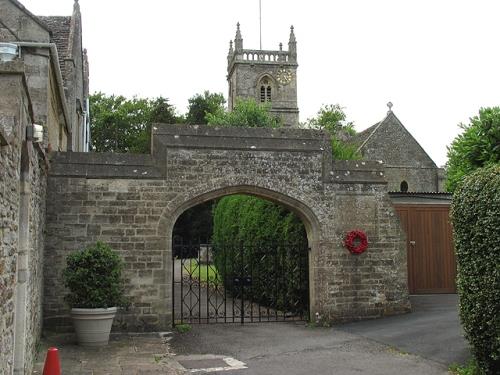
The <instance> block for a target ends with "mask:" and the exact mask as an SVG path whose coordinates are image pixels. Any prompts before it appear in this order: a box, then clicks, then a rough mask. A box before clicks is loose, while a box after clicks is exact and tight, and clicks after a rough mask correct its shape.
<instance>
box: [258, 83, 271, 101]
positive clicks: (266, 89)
mask: <svg viewBox="0 0 500 375" xmlns="http://www.w3.org/2000/svg"><path fill="white" fill-rule="evenodd" d="M257 87H258V88H260V96H259V99H260V102H261V103H266V102H271V101H272V87H273V83H272V80H271V79H270V78H269V77H268V76H264V77H263V78H262V79H261V80H260V81H259V83H258V85H257Z"/></svg>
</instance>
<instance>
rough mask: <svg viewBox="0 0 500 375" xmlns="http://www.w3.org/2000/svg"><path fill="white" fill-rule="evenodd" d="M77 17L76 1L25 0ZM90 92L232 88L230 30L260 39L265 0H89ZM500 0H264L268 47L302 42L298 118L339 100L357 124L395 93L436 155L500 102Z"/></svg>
mask: <svg viewBox="0 0 500 375" xmlns="http://www.w3.org/2000/svg"><path fill="white" fill-rule="evenodd" d="M21 2H22V3H23V4H24V5H25V6H26V7H27V8H28V9H29V10H31V11H32V12H33V13H35V14H38V15H70V14H71V11H72V7H73V0H21ZM80 6H81V10H82V17H83V39H84V46H85V47H86V48H87V49H88V54H89V60H90V82H91V92H93V91H103V92H105V93H107V94H122V95H125V96H133V95H137V96H141V97H155V96H159V95H162V96H164V97H167V98H169V99H170V102H171V103H172V104H174V105H175V106H176V108H177V110H178V112H180V113H183V112H185V111H186V107H187V99H188V98H189V97H191V96H193V95H194V94H196V93H199V92H203V91H204V90H210V91H212V92H222V93H223V94H224V95H225V96H226V97H227V82H226V66H227V60H226V56H227V51H228V46H229V40H230V39H234V34H235V30H236V26H235V25H236V22H238V21H239V22H240V23H241V31H242V35H243V46H244V48H254V49H257V48H259V23H258V19H259V14H258V0H245V1H241V0H211V1H207V0H178V1H171V0H134V1H131V0H80ZM499 14H500V1H498V0H489V1H488V0H469V1H461V0H404V1H402V0H330V1H326V0H308V1H297V0H262V22H263V24H262V29H263V48H264V49H278V44H279V42H283V45H284V48H285V49H286V48H287V47H288V36H289V27H290V25H292V24H293V25H294V26H295V35H296V37H297V44H298V46H297V48H298V61H299V69H298V90H299V91H298V96H299V97H298V99H299V109H300V118H301V121H305V120H306V119H307V118H308V117H311V116H313V115H314V114H315V113H316V112H317V110H318V109H319V107H320V106H321V105H322V104H329V103H332V104H333V103H339V104H341V105H342V106H344V107H345V109H346V113H347V115H348V118H349V119H350V120H352V121H354V122H355V124H356V129H357V130H358V131H359V130H363V129H365V128H367V127H368V126H370V125H373V124H374V123H376V122H378V121H380V120H381V119H383V117H384V116H385V114H386V111H387V107H386V103H387V102H388V101H392V102H393V103H394V107H393V111H394V113H395V114H396V115H397V116H398V118H399V119H400V120H401V121H402V123H403V124H404V125H405V126H406V128H407V129H408V130H409V131H410V132H411V133H412V134H413V136H414V137H415V138H416V139H417V141H419V142H420V144H421V145H422V146H423V147H424V149H425V150H426V151H427V152H428V153H429V155H430V156H431V157H432V158H433V159H434V161H435V162H436V163H437V164H438V165H443V164H444V163H445V162H446V146H447V145H449V144H450V142H451V141H452V139H453V138H454V137H455V136H456V135H457V134H458V133H459V128H458V126H457V124H458V123H459V122H467V121H468V119H469V117H471V116H473V115H475V114H477V111H478V109H479V108H480V107H485V106H494V105H500V97H499V96H500V90H499V88H500V48H499V46H500V22H499V21H498V15H499Z"/></svg>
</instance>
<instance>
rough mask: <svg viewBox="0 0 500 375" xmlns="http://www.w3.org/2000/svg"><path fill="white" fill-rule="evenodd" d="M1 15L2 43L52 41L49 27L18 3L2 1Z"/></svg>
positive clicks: (0, 33) (11, 0)
mask: <svg viewBox="0 0 500 375" xmlns="http://www.w3.org/2000/svg"><path fill="white" fill-rule="evenodd" d="M0 14H1V15H2V17H1V19H0V21H1V23H0V41H2V42H14V41H21V40H22V41H30V42H41V43H48V42H49V41H50V30H49V28H48V26H47V25H45V24H44V23H43V21H42V20H40V19H39V18H38V17H36V16H35V15H34V14H33V13H31V12H30V11H29V10H27V9H26V8H25V7H24V6H23V5H22V4H21V3H19V2H18V1H16V0H0Z"/></svg>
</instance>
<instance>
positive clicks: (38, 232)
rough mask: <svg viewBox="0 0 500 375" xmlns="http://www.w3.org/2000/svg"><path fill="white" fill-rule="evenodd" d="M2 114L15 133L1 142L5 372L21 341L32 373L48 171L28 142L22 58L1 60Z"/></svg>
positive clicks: (24, 363) (0, 337)
mask: <svg viewBox="0 0 500 375" xmlns="http://www.w3.org/2000/svg"><path fill="white" fill-rule="evenodd" d="M0 114H1V115H0V128H1V129H2V131H4V130H5V129H6V128H8V130H7V131H5V132H4V134H9V137H8V142H6V144H5V143H3V144H2V145H1V146H0V166H1V167H0V292H1V293H0V348H2V349H1V351H0V373H2V374H11V373H12V371H13V369H14V357H15V356H14V352H15V347H16V346H17V347H19V348H21V351H20V352H19V351H17V352H16V362H17V363H20V365H19V366H21V367H20V370H22V369H23V367H24V370H25V371H26V373H31V369H32V366H33V360H34V354H35V347H36V343H37V341H38V339H39V337H40V332H41V323H42V321H41V319H42V317H41V299H42V288H43V285H42V254H43V248H44V240H43V236H44V234H43V233H44V219H45V186H46V178H47V176H46V169H45V162H44V155H43V152H42V150H41V148H39V147H38V146H34V145H33V144H31V142H26V126H27V125H29V124H31V121H32V118H33V111H32V106H31V101H30V98H29V96H28V94H27V85H26V80H25V77H24V73H23V65H22V64H20V63H15V62H13V63H9V64H0ZM23 202H24V203H23ZM23 204H25V206H24V207H26V209H23V208H22V207H21V206H22V205H23ZM21 284H22V285H24V286H23V287H22V288H21ZM21 289H22V290H21ZM21 294H22V295H21ZM16 340H17V342H16ZM20 358H24V360H20Z"/></svg>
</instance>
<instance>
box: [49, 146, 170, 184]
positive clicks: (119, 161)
mask: <svg viewBox="0 0 500 375" xmlns="http://www.w3.org/2000/svg"><path fill="white" fill-rule="evenodd" d="M50 159H51V169H50V175H51V176H59V177H85V178H131V179H137V178H147V179H155V178H163V174H162V173H161V170H159V169H158V168H157V167H156V165H155V161H154V159H153V158H152V157H151V155H144V154H119V153H111V152H107V153H94V152H56V153H52V154H51V155H50Z"/></svg>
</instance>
